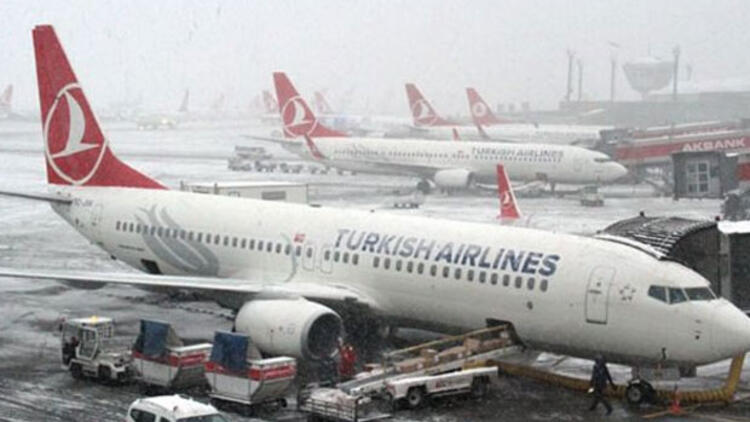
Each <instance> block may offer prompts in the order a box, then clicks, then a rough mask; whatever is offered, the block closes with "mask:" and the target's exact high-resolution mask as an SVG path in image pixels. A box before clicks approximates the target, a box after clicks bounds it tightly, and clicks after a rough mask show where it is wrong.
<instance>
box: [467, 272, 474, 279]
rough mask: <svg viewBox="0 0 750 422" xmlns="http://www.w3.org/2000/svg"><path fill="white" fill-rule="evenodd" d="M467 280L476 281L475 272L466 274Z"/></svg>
mask: <svg viewBox="0 0 750 422" xmlns="http://www.w3.org/2000/svg"><path fill="white" fill-rule="evenodd" d="M466 278H467V279H468V280H469V281H474V270H469V271H467V272H466Z"/></svg>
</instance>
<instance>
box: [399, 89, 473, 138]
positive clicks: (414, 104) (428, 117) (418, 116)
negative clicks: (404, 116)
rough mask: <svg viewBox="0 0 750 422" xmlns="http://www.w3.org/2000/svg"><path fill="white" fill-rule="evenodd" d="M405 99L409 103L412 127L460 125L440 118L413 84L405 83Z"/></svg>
mask: <svg viewBox="0 0 750 422" xmlns="http://www.w3.org/2000/svg"><path fill="white" fill-rule="evenodd" d="M405 87H406V98H407V99H408V101H409V110H411V116H412V119H413V121H414V126H417V127H421V126H427V127H432V126H451V127H455V126H459V125H461V124H460V123H457V122H452V121H450V120H447V119H444V118H443V117H441V116H440V115H439V114H438V113H437V111H435V108H434V107H432V104H430V102H429V101H427V100H426V99H425V98H424V95H422V92H421V91H420V90H419V88H417V86H416V85H414V84H413V83H407V84H406V85H405Z"/></svg>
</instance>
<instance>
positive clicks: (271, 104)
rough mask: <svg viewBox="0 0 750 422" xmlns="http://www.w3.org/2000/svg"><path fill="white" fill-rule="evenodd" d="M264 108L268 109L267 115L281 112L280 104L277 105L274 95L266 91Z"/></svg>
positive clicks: (264, 92)
mask: <svg viewBox="0 0 750 422" xmlns="http://www.w3.org/2000/svg"><path fill="white" fill-rule="evenodd" d="M263 106H264V107H265V108H266V113H278V112H279V103H277V102H276V98H273V95H271V93H270V92H268V91H266V90H263Z"/></svg>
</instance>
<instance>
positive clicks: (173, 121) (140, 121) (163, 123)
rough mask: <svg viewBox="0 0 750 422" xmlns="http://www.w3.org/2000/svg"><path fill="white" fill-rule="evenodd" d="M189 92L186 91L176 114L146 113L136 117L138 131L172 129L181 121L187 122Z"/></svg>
mask: <svg viewBox="0 0 750 422" xmlns="http://www.w3.org/2000/svg"><path fill="white" fill-rule="evenodd" d="M189 103H190V90H189V89H186V90H185V93H184V94H183V95H182V101H180V106H179V107H178V108H177V112H176V113H174V112H166V113H163V112H158V113H148V114H142V115H140V116H137V117H136V119H135V124H136V126H137V127H138V129H140V130H157V129H174V128H176V127H177V125H178V124H179V123H180V122H181V121H185V120H187V117H188V116H189V113H190V108H189Z"/></svg>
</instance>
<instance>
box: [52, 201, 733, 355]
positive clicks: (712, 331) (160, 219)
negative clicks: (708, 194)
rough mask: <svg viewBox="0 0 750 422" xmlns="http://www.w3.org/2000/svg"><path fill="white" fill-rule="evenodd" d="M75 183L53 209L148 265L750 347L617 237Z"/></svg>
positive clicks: (539, 342) (609, 331)
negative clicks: (660, 294) (674, 295)
mask: <svg viewBox="0 0 750 422" xmlns="http://www.w3.org/2000/svg"><path fill="white" fill-rule="evenodd" d="M66 192H67V194H69V195H72V197H73V198H74V200H73V203H72V204H71V205H54V208H55V210H56V211H57V212H58V213H59V214H60V215H61V216H63V217H64V218H65V219H66V220H67V221H68V222H69V223H70V224H71V225H73V227H75V228H76V229H77V230H78V231H79V232H80V233H81V234H83V235H84V236H85V237H87V238H88V239H90V240H91V241H92V242H94V243H95V244H97V245H98V246H100V247H101V248H103V249H104V250H106V251H107V252H108V253H109V254H111V255H112V256H113V257H116V258H117V259H119V260H121V261H123V262H125V263H127V264H129V265H130V266H133V267H135V268H138V269H141V270H144V271H149V272H161V273H164V274H172V275H186V274H189V275H203V276H216V277H232V278H240V279H243V278H246V279H252V280H263V281H264V282H268V283H284V282H287V281H302V282H308V283H320V284H325V285H346V286H347V287H348V288H350V289H352V290H354V291H357V292H359V293H361V294H363V295H365V296H366V297H369V298H372V300H373V302H374V303H376V304H377V309H373V311H374V312H375V313H377V314H379V315H380V316H382V317H384V318H390V319H392V320H394V321H402V322H403V321H411V322H414V323H415V324H416V325H424V326H430V327H446V328H447V329H472V328H480V327H484V326H485V325H486V324H487V321H488V320H498V321H507V322H511V323H512V324H513V326H514V327H515V330H516V332H517V333H518V335H519V337H520V338H521V339H522V340H523V341H524V342H525V343H526V344H528V345H530V346H532V347H538V348H542V349H543V350H550V351H555V352H560V353H566V354H572V355H576V356H591V355H592V354H594V353H605V354H606V355H607V356H608V357H609V358H610V359H611V360H615V361H621V362H626V363H643V362H652V363H653V362H658V361H662V363H670V362H671V363H680V364H696V363H705V362H712V361H715V360H718V359H721V358H725V357H728V356H731V355H732V354H734V353H735V352H740V351H741V350H740V349H741V348H742V347H746V341H745V340H746V339H744V338H742V341H740V337H742V336H740V335H739V334H740V333H739V332H737V333H735V332H734V331H732V330H733V328H732V327H741V326H744V325H743V324H744V318H746V317H745V315H744V314H742V313H741V312H740V311H739V310H737V309H736V308H735V307H734V306H733V305H731V304H730V303H728V302H727V301H726V300H724V299H713V300H689V301H685V302H682V303H673V304H669V303H665V302H663V301H660V300H657V299H655V298H653V297H651V296H649V294H648V293H649V289H650V287H651V286H655V285H656V286H664V287H666V288H674V289H682V288H684V287H690V288H704V289H705V288H707V287H708V282H707V281H706V280H705V279H703V278H702V277H701V276H699V275H698V274H697V273H695V272H693V271H692V270H689V269H687V268H685V267H683V266H681V265H679V264H677V263H674V262H670V261H663V260H658V259H656V258H655V257H653V256H651V255H649V254H647V253H644V252H643V251H640V250H637V249H635V248H633V247H630V246H625V245H622V244H618V243H615V242H611V241H604V240H599V239H593V238H587V237H581V236H573V235H565V234H551V233H547V232H543V231H538V230H531V229H523V228H514V227H506V226H497V225H487V224H477V223H467V222H456V221H446V220H437V219H431V218H421V217H404V216H394V215H388V214H380V213H366V212H360V211H353V210H339V209H329V208H316V207H310V206H306V205H298V204H286V203H278V202H266V201H256V200H249V199H238V198H230V197H222V196H213V195H202V194H193V193H184V192H175V191H163V190H143V189H129V188H96V187H86V188H71V189H66ZM240 299H241V300H245V298H240ZM740 318H742V319H743V320H742V321H740ZM735 342H736V343H737V344H735Z"/></svg>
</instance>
